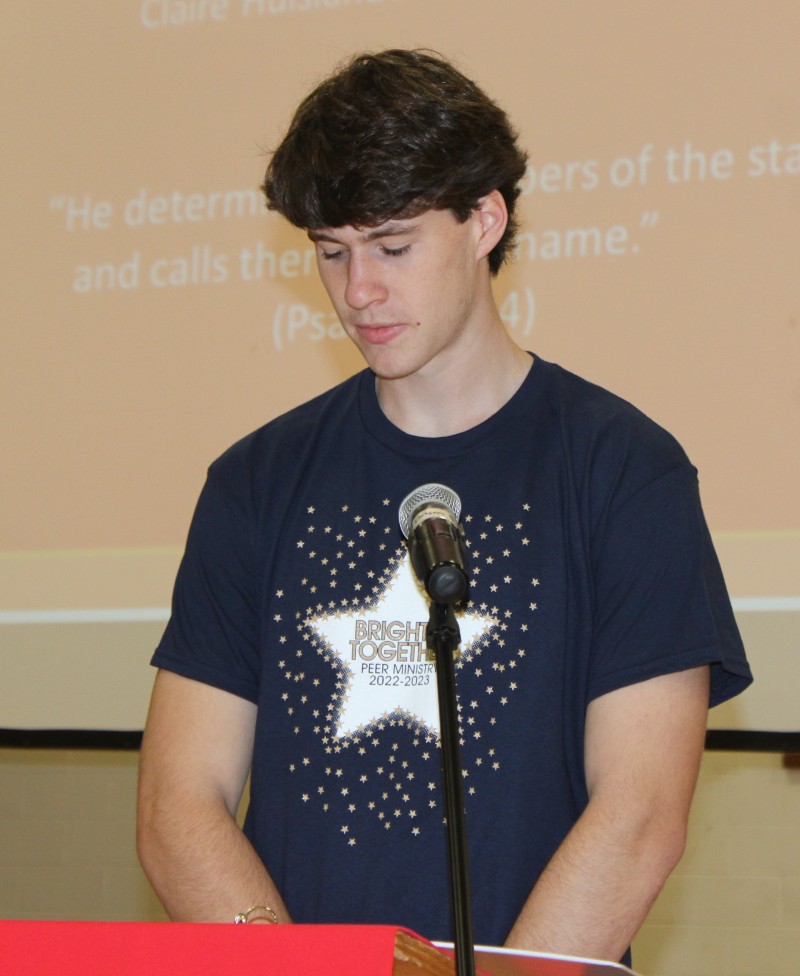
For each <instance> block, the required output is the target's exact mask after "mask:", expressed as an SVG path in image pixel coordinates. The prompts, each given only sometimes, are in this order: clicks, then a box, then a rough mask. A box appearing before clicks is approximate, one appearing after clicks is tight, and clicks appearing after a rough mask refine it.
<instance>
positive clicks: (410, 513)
mask: <svg viewBox="0 0 800 976" xmlns="http://www.w3.org/2000/svg"><path fill="white" fill-rule="evenodd" d="M430 503H433V504H435V505H441V506H443V507H444V508H446V509H447V511H448V512H449V513H450V514H451V516H452V518H453V521H454V522H455V523H456V524H457V523H458V519H459V516H460V515H461V499H460V498H459V497H458V495H457V494H456V493H455V492H454V491H453V489H452V488H448V487H447V486H446V485H439V484H436V483H432V484H428V485H420V486H419V488H415V489H414V491H412V492H409V494H408V495H406V497H405V498H404V499H403V500H402V502H400V511H399V512H398V516H399V518H400V529H401V530H402V532H403V535H404V536H405V537H406V539H408V538H409V533H410V532H411V523H412V521H413V518H414V513H415V512H416V511H417V510H418V509H419V508H421V507H422V506H423V505H427V504H430Z"/></svg>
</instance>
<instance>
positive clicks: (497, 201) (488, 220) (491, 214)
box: [474, 190, 508, 258]
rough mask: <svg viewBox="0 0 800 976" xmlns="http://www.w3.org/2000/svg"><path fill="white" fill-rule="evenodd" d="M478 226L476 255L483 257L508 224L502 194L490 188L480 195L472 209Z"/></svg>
mask: <svg viewBox="0 0 800 976" xmlns="http://www.w3.org/2000/svg"><path fill="white" fill-rule="evenodd" d="M474 214H475V220H476V224H477V227H478V234H479V236H478V257H479V258H484V257H486V256H487V254H489V252H490V251H491V250H492V248H493V247H494V246H495V244H497V242H498V241H499V240H500V238H501V237H502V236H503V234H504V233H505V229H506V227H507V226H508V210H507V209H506V202H505V200H504V199H503V194H502V193H501V192H500V191H499V190H492V192H491V193H487V195H486V196H485V197H481V199H480V200H479V201H478V206H477V207H476V208H475V211H474Z"/></svg>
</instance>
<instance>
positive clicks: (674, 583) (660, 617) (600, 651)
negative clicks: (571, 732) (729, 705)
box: [588, 461, 752, 706]
mask: <svg viewBox="0 0 800 976" xmlns="http://www.w3.org/2000/svg"><path fill="white" fill-rule="evenodd" d="M592 560H593V567H592V570H593V572H592V576H593V580H594V587H595V588H594V640H593V650H592V667H591V677H590V683H589V689H588V690H589V698H590V699H591V698H595V697H597V696H599V695H602V694H605V693H606V692H608V691H612V690H614V689H616V688H620V687H624V686H626V685H630V684H633V683H635V682H638V681H643V680H646V679H648V678H651V677H655V676H657V675H660V674H667V673H671V672H675V671H681V670H685V669H687V668H691V667H696V666H698V665H702V664H709V665H710V666H711V694H710V704H711V705H712V706H713V705H717V704H719V703H720V702H723V701H725V700H727V699H728V698H731V697H733V696H734V695H736V694H738V693H739V692H741V691H742V690H743V689H744V688H746V687H747V685H748V684H750V682H751V681H752V676H751V674H750V669H749V667H748V664H747V660H746V657H745V652H744V647H743V645H742V641H741V638H740V636H739V631H738V628H737V626H736V621H735V619H734V616H733V610H732V608H731V604H730V600H729V597H728V593H727V590H726V587H725V582H724V579H723V576H722V571H721V569H720V565H719V562H718V560H717V556H716V553H715V552H714V547H713V544H712V541H711V537H710V534H709V531H708V528H707V526H706V522H705V518H704V515H703V511H702V508H701V504H700V496H699V489H698V483H697V474H696V471H695V469H694V468H693V467H692V466H691V464H689V462H688V461H687V462H685V463H683V464H680V465H678V466H673V467H671V468H670V469H669V470H667V471H666V472H664V473H660V474H658V475H656V476H655V477H653V478H652V479H651V480H649V481H646V482H645V483H643V484H642V487H638V488H636V489H635V491H634V492H633V493H632V494H630V495H628V496H626V497H625V498H624V499H623V500H621V501H618V502H615V503H614V504H611V505H609V508H608V512H607V513H606V514H605V515H604V518H603V523H602V528H601V529H600V530H599V531H598V533H597V538H596V539H595V540H594V544H593V547H592Z"/></svg>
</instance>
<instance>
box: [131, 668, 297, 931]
mask: <svg viewBox="0 0 800 976" xmlns="http://www.w3.org/2000/svg"><path fill="white" fill-rule="evenodd" d="M255 719H256V707H255V705H253V704H252V703H251V702H248V701H245V700H244V699H243V698H237V697H236V696H235V695H231V694H228V692H225V691H220V690H219V689H217V688H212V687H210V686H209V685H204V684H200V683H199V682H196V681H191V680H189V679H188V678H182V677H180V676H179V675H176V674H173V673H171V672H169V671H159V673H158V675H157V676H156V682H155V686H154V689H153V697H152V700H151V703H150V712H149V714H148V717H147V727H146V728H145V733H144V738H143V740H142V755H141V763H140V770H139V798H138V820H137V846H138V850H139V857H140V859H141V861H142V866H143V867H144V870H145V873H146V874H147V876H148V878H149V879H150V882H151V884H152V885H153V888H154V889H155V891H156V894H157V895H158V897H159V898H160V899H161V901H162V903H163V904H164V907H165V908H166V910H167V912H168V913H169V915H170V917H171V918H172V919H173V920H176V921H193V922H232V921H233V918H234V916H235V915H236V914H237V913H238V912H244V911H246V910H247V909H248V908H250V907H252V906H253V905H267V906H269V907H270V908H272V909H273V910H274V911H275V912H276V913H277V915H278V919H279V921H281V922H288V921H291V919H290V918H289V915H288V912H287V910H286V906H285V905H284V903H283V899H282V898H281V896H280V894H279V893H278V891H277V889H276V888H275V885H274V884H273V882H272V879H271V878H270V876H269V874H268V872H267V870H266V868H265V867H264V865H263V863H262V861H261V859H260V858H259V857H258V855H257V854H256V852H255V850H254V849H253V847H252V846H251V845H250V842H249V841H248V840H247V838H246V837H245V836H244V834H243V833H242V831H241V830H240V829H239V826H238V824H237V823H236V819H235V817H236V811H237V808H238V805H239V800H240V799H241V796H242V791H243V789H244V784H245V782H246V779H247V774H248V771H249V768H250V761H251V756H252V750H253V735H254V730H255Z"/></svg>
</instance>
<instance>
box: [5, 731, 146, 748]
mask: <svg viewBox="0 0 800 976" xmlns="http://www.w3.org/2000/svg"><path fill="white" fill-rule="evenodd" d="M141 744H142V733H141V732H106V731H104V730H98V731H95V730H93V729H0V747H2V748H6V749H8V748H11V749H103V750H111V751H113V750H119V751H121V750H126V749H127V750H131V749H133V750H135V749H138V748H139V746H141Z"/></svg>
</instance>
